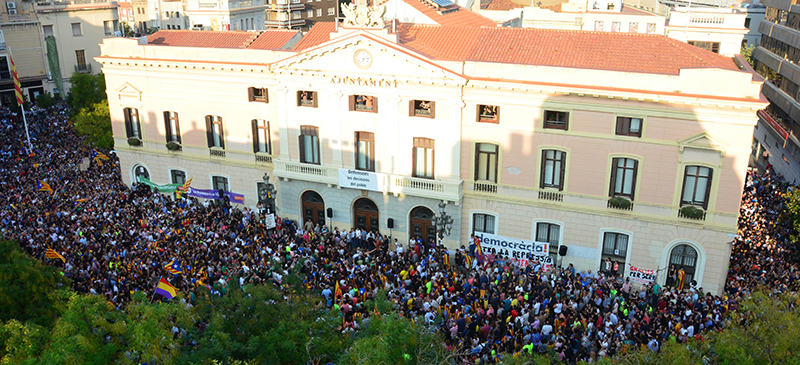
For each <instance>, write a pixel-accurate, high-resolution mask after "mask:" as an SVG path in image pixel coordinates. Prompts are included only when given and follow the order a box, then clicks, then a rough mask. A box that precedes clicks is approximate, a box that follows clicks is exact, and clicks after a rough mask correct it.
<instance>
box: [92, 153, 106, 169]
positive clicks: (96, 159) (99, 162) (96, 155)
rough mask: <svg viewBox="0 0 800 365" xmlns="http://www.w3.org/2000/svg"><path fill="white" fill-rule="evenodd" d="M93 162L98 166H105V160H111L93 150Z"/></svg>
mask: <svg viewBox="0 0 800 365" xmlns="http://www.w3.org/2000/svg"><path fill="white" fill-rule="evenodd" d="M92 160H93V161H94V162H97V166H103V160H106V161H108V160H109V158H108V156H106V155H105V154H104V153H102V152H100V151H98V150H96V149H93V150H92Z"/></svg>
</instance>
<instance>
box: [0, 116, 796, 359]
mask: <svg viewBox="0 0 800 365" xmlns="http://www.w3.org/2000/svg"><path fill="white" fill-rule="evenodd" d="M27 116H28V123H29V129H30V134H31V139H32V141H33V145H34V146H35V147H34V149H33V151H27V150H26V144H25V136H24V131H25V128H24V127H23V126H22V120H21V118H18V117H17V116H16V115H15V114H14V113H12V112H11V111H9V110H8V109H4V110H0V119H2V120H3V125H4V126H5V128H2V130H0V133H2V135H3V137H4V139H5V140H6V141H9V143H7V144H5V145H3V146H2V147H0V148H2V156H0V159H2V165H0V166H1V167H0V181H2V184H3V187H4V189H3V190H2V192H0V206H2V210H0V225H1V226H0V229H1V230H2V233H3V237H4V238H5V239H12V240H17V241H18V242H19V243H20V245H21V246H22V247H23V248H24V250H26V251H27V252H28V253H29V254H30V255H32V256H34V257H37V258H40V259H42V260H45V261H46V262H47V263H48V264H51V265H56V266H60V267H61V268H62V270H63V272H64V274H65V275H66V276H67V277H69V278H70V279H71V283H72V289H73V290H75V291H78V292H86V293H92V294H96V295H103V296H105V297H106V298H107V300H108V301H109V302H110V303H113V304H114V305H116V306H118V307H123V306H124V305H125V304H126V303H128V302H129V301H130V300H131V296H132V294H133V293H134V292H136V291H145V292H147V293H152V291H153V289H154V288H155V287H156V285H157V283H158V281H159V279H160V278H161V277H166V278H168V279H169V281H170V282H171V284H172V285H173V286H175V287H177V288H178V289H179V290H180V292H182V293H183V294H182V296H183V297H185V299H187V300H192V298H193V296H194V295H195V294H196V293H197V292H198V291H200V290H210V292H211V293H212V294H216V295H224V291H225V288H226V287H227V286H228V282H229V281H230V280H238V283H239V285H242V286H244V285H246V284H266V285H275V286H277V287H283V285H284V279H285V278H286V276H287V275H288V274H289V273H290V272H291V271H292V270H295V269H297V270H299V272H300V273H301V274H302V275H303V277H304V285H305V286H306V288H307V289H308V290H310V291H311V292H314V293H319V294H320V295H322V296H324V298H325V299H326V301H327V303H328V306H329V307H330V308H331V310H334V311H338V312H340V313H341V316H342V318H343V323H342V327H341V330H342V331H343V332H348V331H358V330H359V326H360V320H363V319H364V318H367V317H369V316H370V315H371V311H370V310H368V309H367V307H366V306H365V305H364V303H365V301H367V300H369V299H370V298H372V297H373V296H374V295H376V294H377V293H378V291H379V290H384V291H385V292H386V293H387V296H388V300H390V301H391V302H392V303H394V305H395V309H396V310H397V311H398V312H399V313H401V314H402V315H403V316H405V317H407V318H409V319H411V320H414V321H417V323H420V324H424V325H427V326H433V327H434V328H437V329H438V330H439V331H441V332H442V334H443V338H444V342H445V343H444V344H443V345H444V346H446V347H447V348H450V349H454V350H457V351H458V353H459V354H461V355H460V356H459V361H462V362H465V363H476V362H477V363H495V362H497V361H498V358H499V357H500V356H510V354H515V353H521V352H527V353H531V354H534V353H540V354H541V353H555V354H557V355H558V356H559V357H560V358H561V359H562V360H563V361H564V362H565V363H575V362H577V361H580V360H585V361H588V362H595V361H597V360H598V359H600V358H603V357H610V356H614V355H616V354H619V353H623V352H625V351H628V350H630V349H632V348H635V347H641V346H646V347H647V348H649V349H651V350H653V351H658V350H659V348H660V347H661V346H663V344H664V343H665V342H667V341H686V340H687V339H689V338H691V337H696V338H699V337H701V336H703V332H704V331H712V330H721V329H722V328H723V327H724V325H725V314H726V312H728V311H730V310H735V309H736V307H737V304H738V303H739V301H740V299H741V298H742V296H744V295H747V293H749V292H750V291H752V290H753V289H754V288H756V287H757V286H766V287H769V288H771V289H772V290H775V291H789V290H792V291H793V290H796V289H797V283H798V280H797V279H798V278H800V272H798V260H797V249H796V248H795V247H794V244H793V243H792V242H791V241H790V240H789V236H790V234H791V225H790V224H787V223H784V222H782V221H781V220H780V219H778V216H779V215H780V212H781V210H782V209H783V194H784V193H785V192H786V190H787V189H789V188H790V184H788V183H787V182H786V181H783V180H782V179H781V178H780V177H779V176H777V175H776V174H775V173H773V172H772V171H771V169H769V168H767V170H766V172H763V173H758V172H756V171H749V172H748V175H747V181H746V186H745V189H744V193H743V199H742V208H741V209H742V210H741V219H740V227H739V228H740V238H737V239H736V241H735V242H734V244H733V248H732V256H731V261H730V270H729V277H728V280H727V284H726V286H725V293H724V294H720V295H712V294H711V293H704V292H703V290H702V288H699V287H697V286H696V285H693V284H694V283H683V280H682V279H680V278H675V277H672V275H673V273H672V272H671V273H670V276H671V279H672V280H669V281H668V282H669V285H668V286H667V287H663V288H662V287H661V286H660V285H658V284H657V283H652V284H649V285H646V286H641V287H640V286H634V285H632V283H631V282H630V280H629V279H623V278H620V277H617V276H615V275H613V274H610V273H605V272H599V273H592V272H591V271H588V272H586V271H580V272H579V271H577V270H575V269H574V268H573V267H572V265H568V266H566V267H564V268H560V269H552V270H549V271H543V270H542V267H541V266H534V265H532V264H528V265H527V266H525V267H519V266H516V265H514V264H513V263H512V261H511V260H510V259H509V258H506V257H502V256H500V255H493V254H487V255H485V256H484V260H483V261H482V262H478V260H474V259H473V258H474V257H475V255H474V252H473V251H474V249H475V247H474V246H475V245H469V244H468V245H465V246H466V247H465V246H462V247H461V248H460V249H458V250H455V252H453V253H449V251H448V250H447V249H446V248H445V247H442V246H441V245H439V246H437V245H435V244H427V243H424V242H422V241H421V240H412V241H410V242H397V240H395V239H392V238H390V237H387V236H383V235H380V234H377V233H370V232H366V231H364V232H362V231H356V230H353V229H351V228H350V227H347V229H340V228H338V227H333V228H332V229H331V228H329V227H325V226H322V227H320V226H318V225H313V224H297V223H296V222H292V221H288V220H286V221H282V220H280V219H278V221H277V227H276V228H275V229H271V230H267V229H266V227H265V226H264V223H263V222H264V221H263V219H262V218H263V217H262V214H261V213H260V212H257V211H253V210H250V209H249V208H247V207H234V206H232V205H231V204H230V203H229V202H227V201H224V200H219V201H210V202H209V201H200V200H198V199H195V198H191V197H183V198H180V199H175V197H174V196H165V195H162V194H159V193H158V192H157V191H154V190H151V189H150V188H148V187H147V186H145V185H141V184H133V186H132V187H129V186H126V184H125V183H124V182H123V181H122V179H121V176H120V166H119V162H118V160H117V158H116V156H115V155H114V154H113V153H111V152H107V154H108V156H109V157H110V159H109V160H107V161H100V162H104V163H102V165H100V164H99V163H97V161H92V160H91V159H90V158H89V156H90V154H91V149H90V148H88V147H86V146H85V145H84V144H83V143H82V140H81V137H79V136H78V135H76V133H75V132H74V130H73V128H72V126H71V124H70V122H69V118H68V116H67V113H66V110H65V108H64V107H62V106H56V107H53V108H50V109H47V110H44V109H39V108H35V107H34V108H33V110H31V111H30V112H29V113H28V114H27ZM40 181H41V182H46V183H47V184H48V185H49V186H50V187H52V190H53V192H52V193H51V192H49V191H40V187H41V186H40V184H39V182H40ZM48 248H52V249H54V250H55V251H57V252H58V253H60V254H61V255H62V256H63V257H64V259H65V262H62V261H61V260H59V259H57V258H55V259H53V258H46V257H45V252H46V250H47V249H48ZM450 252H452V250H451V251H450ZM173 260H175V262H177V263H178V267H179V269H180V271H181V273H180V274H178V275H172V274H170V273H168V272H167V271H166V270H165V268H164V266H165V265H168V264H169V263H170V262H173ZM675 275H676V276H677V273H675ZM684 284H685V285H684ZM202 288H206V289H202ZM339 293H341V294H340V295H338V294H339ZM502 354H505V355H502Z"/></svg>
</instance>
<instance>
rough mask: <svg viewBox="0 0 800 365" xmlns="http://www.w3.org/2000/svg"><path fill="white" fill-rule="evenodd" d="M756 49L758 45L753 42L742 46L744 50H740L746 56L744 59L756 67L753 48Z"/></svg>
mask: <svg viewBox="0 0 800 365" xmlns="http://www.w3.org/2000/svg"><path fill="white" fill-rule="evenodd" d="M755 49H756V46H755V45H753V44H751V45H749V46H744V47H742V50H741V51H739V54H741V55H742V57H744V60H745V61H747V63H749V64H750V66H751V67H756V66H755V62H753V50H755Z"/></svg>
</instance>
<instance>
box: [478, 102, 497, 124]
mask: <svg viewBox="0 0 800 365" xmlns="http://www.w3.org/2000/svg"><path fill="white" fill-rule="evenodd" d="M478 122H481V123H500V107H499V106H497V105H482V104H478Z"/></svg>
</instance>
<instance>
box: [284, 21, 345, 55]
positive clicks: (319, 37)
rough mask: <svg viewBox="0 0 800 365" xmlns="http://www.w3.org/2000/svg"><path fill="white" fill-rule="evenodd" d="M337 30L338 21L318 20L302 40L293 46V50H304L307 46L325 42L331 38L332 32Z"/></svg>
mask: <svg viewBox="0 0 800 365" xmlns="http://www.w3.org/2000/svg"><path fill="white" fill-rule="evenodd" d="M335 30H336V23H334V22H317V23H314V25H313V26H312V27H311V29H310V30H309V31H308V32H307V33H306V34H305V35H304V36H303V39H301V40H300V42H297V44H296V45H295V46H294V47H292V51H302V50H304V49H306V48H311V47H314V46H316V45H318V44H321V43H325V42H327V41H329V40H331V33H333V32H334V31H335Z"/></svg>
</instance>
